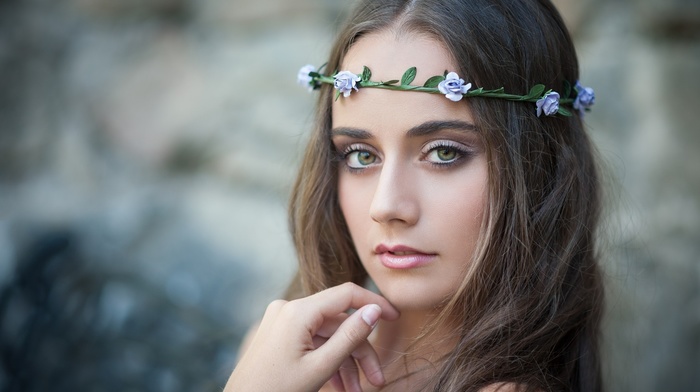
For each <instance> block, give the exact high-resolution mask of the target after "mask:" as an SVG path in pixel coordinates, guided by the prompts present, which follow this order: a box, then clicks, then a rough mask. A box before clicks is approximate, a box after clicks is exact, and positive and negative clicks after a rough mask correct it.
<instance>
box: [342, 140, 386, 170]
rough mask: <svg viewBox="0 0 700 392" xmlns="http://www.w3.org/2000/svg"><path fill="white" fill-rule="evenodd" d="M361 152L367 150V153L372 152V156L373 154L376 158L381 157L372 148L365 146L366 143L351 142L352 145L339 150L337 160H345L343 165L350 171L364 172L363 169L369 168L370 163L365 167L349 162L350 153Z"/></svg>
mask: <svg viewBox="0 0 700 392" xmlns="http://www.w3.org/2000/svg"><path fill="white" fill-rule="evenodd" d="M359 152H367V153H370V154H372V156H373V157H374V158H375V159H379V157H378V156H377V154H376V153H374V152H373V151H372V150H371V149H369V148H367V147H366V146H364V145H362V144H351V145H349V146H347V147H343V148H341V149H340V151H339V152H338V156H337V160H338V161H340V162H343V163H344V165H343V166H344V167H345V169H346V170H348V171H349V172H350V173H360V172H362V171H363V170H365V169H367V168H368V167H370V165H367V166H365V167H352V166H350V165H349V164H348V159H349V157H350V155H351V154H353V153H359Z"/></svg>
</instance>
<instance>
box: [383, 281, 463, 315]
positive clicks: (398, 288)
mask: <svg viewBox="0 0 700 392" xmlns="http://www.w3.org/2000/svg"><path fill="white" fill-rule="evenodd" d="M374 286H375V287H376V288H377V291H378V292H379V293H380V294H381V295H382V296H384V298H386V299H387V300H388V301H389V302H390V303H391V304H392V305H393V306H394V307H395V308H396V309H397V310H398V311H400V312H404V313H405V312H417V311H420V312H425V311H432V310H435V309H436V308H439V307H441V306H442V305H444V304H445V302H446V301H447V300H448V299H449V298H450V296H451V295H452V294H453V293H454V290H450V288H449V287H448V286H447V285H446V284H445V283H444V282H443V283H442V284H439V283H437V282H429V281H425V280H420V279H412V277H404V278H393V279H374Z"/></svg>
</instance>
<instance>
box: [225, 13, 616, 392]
mask: <svg viewBox="0 0 700 392" xmlns="http://www.w3.org/2000/svg"><path fill="white" fill-rule="evenodd" d="M324 69H325V70H327V72H326V73H324V72H323V71H318V70H315V69H311V68H309V67H307V68H305V69H304V70H303V72H302V73H301V74H300V79H301V80H302V81H303V82H304V83H305V84H308V86H309V87H311V88H316V89H320V97H319V101H318V111H317V126H316V128H315V129H314V131H313V134H312V135H311V140H310V142H309V146H308V149H307V151H306V155H305V157H304V160H303V163H302V166H301V169H300V174H299V177H298V179H297V182H296V185H295V187H294V191H293V194H292V201H291V208H290V218H291V229H292V234H293V237H294V241H295V245H296V248H297V251H298V257H299V261H300V268H299V274H298V276H297V277H296V278H295V280H294V282H293V284H292V285H291V288H290V292H289V294H288V297H287V301H275V302H273V303H272V304H271V305H270V306H269V307H268V309H267V312H266V313H265V316H264V317H263V319H262V321H261V324H260V326H259V328H258V329H257V331H255V332H254V333H252V334H251V335H254V337H253V338H252V339H251V341H250V342H248V343H247V344H246V345H247V349H246V350H245V353H244V355H243V356H242V358H241V360H240V362H239V364H238V366H237V367H236V369H235V370H234V372H233V374H232V375H231V378H230V380H229V383H228V385H227V390H237V391H316V390H319V389H322V390H349V391H372V390H380V389H381V390H385V391H491V390H503V391H519V390H523V391H525V390H527V391H598V390H600V389H601V380H600V369H599V358H598V347H597V341H598V326H599V320H600V315H601V307H602V284H601V276H600V272H599V269H598V266H597V259H596V249H595V244H594V237H595V228H596V223H597V217H598V205H599V195H598V192H599V190H598V181H597V176H596V168H595V162H594V158H593V154H592V151H591V150H592V148H591V145H590V142H589V140H588V138H587V136H586V134H585V133H584V130H583V127H582V116H583V113H584V111H585V110H587V109H588V107H589V106H590V105H591V104H592V103H593V98H594V96H593V94H592V90H591V89H589V88H585V87H582V86H581V85H580V84H579V83H578V82H577V81H578V66H577V60H576V55H575V52H574V48H573V45H572V42H571V39H570V37H569V35H568V33H567V31H566V28H565V27H564V24H563V22H562V20H561V18H560V17H559V15H558V13H557V12H556V10H555V9H554V7H553V6H552V4H551V3H549V1H547V0H488V1H487V0H462V1H458V0H432V1H429V0H414V1H403V0H382V1H377V0H365V1H360V2H359V4H357V7H356V11H355V12H354V14H353V15H352V16H351V18H350V21H349V23H348V24H347V25H346V27H345V28H344V30H342V32H341V33H340V35H339V37H338V39H337V41H336V43H335V46H334V48H333V51H332V53H331V56H330V58H329V61H328V63H327V65H326V66H325V68H324ZM542 85H543V86H542ZM501 88H502V89H501ZM348 282H350V283H348ZM368 282H371V283H373V285H374V286H375V287H376V290H373V291H370V290H368V289H366V288H365V287H369V286H368V284H369V283H368ZM351 309H356V310H357V311H355V312H348V311H349V310H351ZM380 318H381V319H382V320H381V321H379V320H380ZM372 330H374V332H373V333H372V334H371V335H370V333H371V332H372Z"/></svg>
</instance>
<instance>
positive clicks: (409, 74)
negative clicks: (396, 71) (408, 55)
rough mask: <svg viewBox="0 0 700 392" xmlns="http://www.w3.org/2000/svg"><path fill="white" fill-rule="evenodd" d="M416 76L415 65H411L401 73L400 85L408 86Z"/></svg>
mask: <svg viewBox="0 0 700 392" xmlns="http://www.w3.org/2000/svg"><path fill="white" fill-rule="evenodd" d="M415 78H416V67H411V68H409V69H407V70H406V72H404V73H403V76H402V77H401V85H402V86H408V85H409V84H411V82H412V81H413V79H415Z"/></svg>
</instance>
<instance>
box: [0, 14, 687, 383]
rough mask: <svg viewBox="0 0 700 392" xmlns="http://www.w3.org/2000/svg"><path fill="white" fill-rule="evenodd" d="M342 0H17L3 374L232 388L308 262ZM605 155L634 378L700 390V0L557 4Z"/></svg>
mask: <svg viewBox="0 0 700 392" xmlns="http://www.w3.org/2000/svg"><path fill="white" fill-rule="evenodd" d="M352 3H353V2H352V1H341V0H295V1H293V2H292V1H285V0H262V1H252V0H147V1H145V0H120V1H114V0H63V1H55V0H52V1H50V0H1V1H0V356H1V358H0V388H2V390H3V391H39V390H42V391H43V390H52V391H75V390H80V391H83V390H84V391H216V390H220V389H221V388H222V387H223V385H224V384H225V381H226V378H227V377H228V375H229V373H230V371H231V369H232V367H233V364H234V361H235V355H236V350H237V348H238V345H239V342H240V339H241V337H242V335H243V334H244V333H245V330H246V329H247V327H248V325H249V324H250V323H251V322H253V321H254V320H256V319H258V318H259V317H261V315H262V312H263V311H264V308H265V306H266V304H267V303H268V302H269V301H271V300H272V299H275V298H277V297H279V296H280V295H281V293H282V292H283V290H284V288H285V285H286V283H287V281H288V279H289V278H290V276H291V274H292V273H293V271H294V268H295V257H294V252H293V250H292V246H291V242H290V239H289V236H288V232H287V221H286V215H285V214H286V203H287V197H288V193H289V189H290V185H291V181H292V180H293V177H294V174H295V170H296V167H297V165H298V162H299V157H300V152H301V150H302V148H303V146H304V142H305V138H306V134H307V130H308V128H309V125H310V123H311V111H312V105H313V99H314V97H313V95H311V94H308V93H307V92H306V90H305V89H303V88H301V87H299V86H297V85H296V84H295V79H296V73H297V70H298V69H299V67H301V66H302V65H304V64H307V63H312V64H321V63H323V62H324V61H325V56H326V53H327V51H328V49H329V45H330V42H331V40H332V38H333V33H334V32H335V31H336V28H337V26H338V23H339V22H340V21H342V20H343V16H344V15H345V14H346V12H347V10H348V9H349V8H350V7H351V5H352ZM556 3H557V5H558V6H559V7H560V9H561V11H562V13H563V14H564V17H565V19H566V21H567V23H568V24H569V26H570V29H571V30H572V32H573V34H574V37H575V40H576V43H577V48H578V53H579V58H580V62H581V68H582V81H583V82H584V84H586V85H590V86H592V87H594V88H595V89H596V93H597V105H596V107H595V108H594V111H593V112H592V113H590V114H589V115H588V116H587V117H586V121H587V123H588V125H589V129H590V132H591V135H592V137H593V138H594V140H595V141H596V143H597V145H598V148H599V150H600V154H601V157H602V160H603V164H604V166H605V176H604V177H605V178H604V180H605V182H606V187H607V196H608V197H607V199H608V200H607V209H606V212H605V227H604V234H603V235H602V243H603V254H604V258H603V264H604V267H605V271H606V274H607V278H608V282H609V283H608V287H609V294H608V311H607V315H606V319H605V335H604V344H603V351H604V355H605V363H604V368H605V377H606V384H607V385H608V388H609V390H611V391H637V392H646V391H660V390H674V391H691V390H700V387H698V385H700V263H698V259H699V258H700V257H699V256H698V255H700V154H699V153H698V152H697V150H698V148H700V129H699V128H700V126H698V119H699V118H698V110H699V109H700V99H699V98H698V92H699V91H700V78H698V77H697V74H698V71H700V2H697V1H695V0H629V1H623V0H607V1H603V0H588V1H586V2H581V1H575V0H559V1H556Z"/></svg>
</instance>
